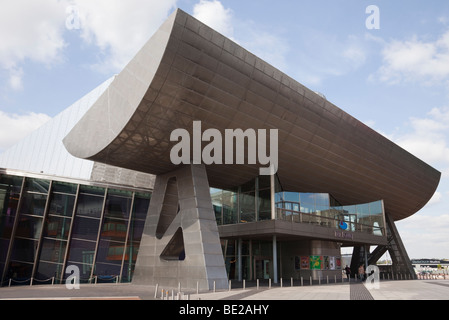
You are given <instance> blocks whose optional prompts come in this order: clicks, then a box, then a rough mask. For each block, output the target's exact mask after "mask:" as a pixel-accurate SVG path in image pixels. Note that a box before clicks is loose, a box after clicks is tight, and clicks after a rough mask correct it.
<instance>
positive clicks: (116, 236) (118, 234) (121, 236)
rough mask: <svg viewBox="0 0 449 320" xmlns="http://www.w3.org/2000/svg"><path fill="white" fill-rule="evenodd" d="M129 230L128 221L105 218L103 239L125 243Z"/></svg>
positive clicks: (102, 232)
mask: <svg viewBox="0 0 449 320" xmlns="http://www.w3.org/2000/svg"><path fill="white" fill-rule="evenodd" d="M127 228H128V221H125V220H117V219H111V218H105V220H104V223H103V228H102V231H101V238H102V239H109V240H114V241H120V242H125V240H126V232H127Z"/></svg>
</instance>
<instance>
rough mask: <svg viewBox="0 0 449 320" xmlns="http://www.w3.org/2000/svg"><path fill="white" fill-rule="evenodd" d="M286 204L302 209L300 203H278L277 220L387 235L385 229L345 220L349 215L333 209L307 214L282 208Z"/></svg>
mask: <svg viewBox="0 0 449 320" xmlns="http://www.w3.org/2000/svg"><path fill="white" fill-rule="evenodd" d="M285 204H290V207H291V208H295V207H298V208H300V206H299V203H293V202H288V201H282V202H278V203H276V219H278V220H283V221H291V222H294V223H307V224H313V225H317V226H321V227H326V228H332V229H336V230H343V231H349V232H362V233H367V234H372V235H376V236H383V235H385V232H384V228H383V227H380V226H379V227H378V226H374V225H368V224H364V223H360V222H358V221H347V220H345V219H344V217H345V216H347V214H346V213H345V212H344V211H340V210H337V209H333V208H331V209H328V210H323V211H321V212H315V213H305V212H301V211H297V210H293V209H287V208H282V207H285ZM280 207H281V208H280Z"/></svg>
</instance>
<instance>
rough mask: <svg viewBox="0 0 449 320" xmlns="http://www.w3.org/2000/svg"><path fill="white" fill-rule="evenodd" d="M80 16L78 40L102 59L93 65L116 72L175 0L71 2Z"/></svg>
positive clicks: (142, 43) (164, 15)
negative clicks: (96, 48) (99, 54)
mask: <svg viewBox="0 0 449 320" xmlns="http://www.w3.org/2000/svg"><path fill="white" fill-rule="evenodd" d="M71 2H72V4H73V5H74V6H76V7H77V9H78V12H79V16H80V32H81V37H82V38H83V39H84V41H86V42H87V43H91V44H94V45H96V46H98V47H99V48H100V49H101V50H102V52H103V54H104V56H105V57H106V58H104V57H102V61H101V62H99V63H98V65H97V66H96V67H97V68H98V69H99V70H102V71H105V72H111V71H120V70H121V69H123V67H124V66H125V65H126V64H127V63H128V62H129V61H130V60H131V59H132V57H133V56H134V55H135V54H136V53H137V52H138V51H139V50H140V49H141V48H142V47H143V45H144V44H145V42H146V41H148V39H149V38H150V37H151V36H152V35H153V34H154V32H156V31H157V29H158V28H159V27H160V25H161V24H162V23H163V22H164V21H165V19H166V18H167V16H168V14H169V12H170V10H172V9H173V8H174V7H175V5H176V2H177V0H164V1H159V0H127V1H123V0H95V1H92V0H72V1H71Z"/></svg>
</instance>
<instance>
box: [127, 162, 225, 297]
mask: <svg viewBox="0 0 449 320" xmlns="http://www.w3.org/2000/svg"><path fill="white" fill-rule="evenodd" d="M133 283H134V284H142V285H156V284H159V286H160V287H166V288H177V287H178V284H181V286H182V288H183V289H196V288H197V284H198V286H199V289H200V290H211V289H212V288H213V287H214V283H215V287H216V288H217V289H226V288H227V286H228V280H227V274H226V269H225V264H224V259H223V254H222V250H221V245H220V237H219V233H218V227H217V222H216V220H215V214H214V211H213V207H212V201H211V197H210V191H209V183H208V180H207V174H206V168H205V167H204V165H189V166H184V167H182V168H180V169H178V170H176V171H174V172H172V173H169V174H165V175H162V176H158V177H157V178H156V183H155V187H154V191H153V195H152V198H151V202H150V208H149V212H148V216H147V220H146V224H145V229H144V233H143V236H142V241H141V244H140V249H139V255H138V258H137V262H136V268H135V271H134V276H133Z"/></svg>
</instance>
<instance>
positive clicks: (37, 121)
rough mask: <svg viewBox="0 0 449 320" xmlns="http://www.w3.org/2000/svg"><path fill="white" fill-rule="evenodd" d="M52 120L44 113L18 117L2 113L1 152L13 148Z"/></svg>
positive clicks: (0, 117) (0, 113)
mask: <svg viewBox="0 0 449 320" xmlns="http://www.w3.org/2000/svg"><path fill="white" fill-rule="evenodd" d="M50 119H51V118H50V117H49V116H48V115H46V114H42V113H34V112H30V113H27V114H24V115H18V114H8V113H5V112H3V111H0V123H1V126H0V152H2V151H4V150H6V149H8V148H9V147H11V146H13V145H14V144H15V143H17V142H18V141H20V140H22V139H23V138H25V137H26V136H27V135H28V134H30V133H31V132H33V131H34V130H36V129H38V128H39V127H41V126H42V125H43V124H45V123H46V122H47V121H49V120H50Z"/></svg>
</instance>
